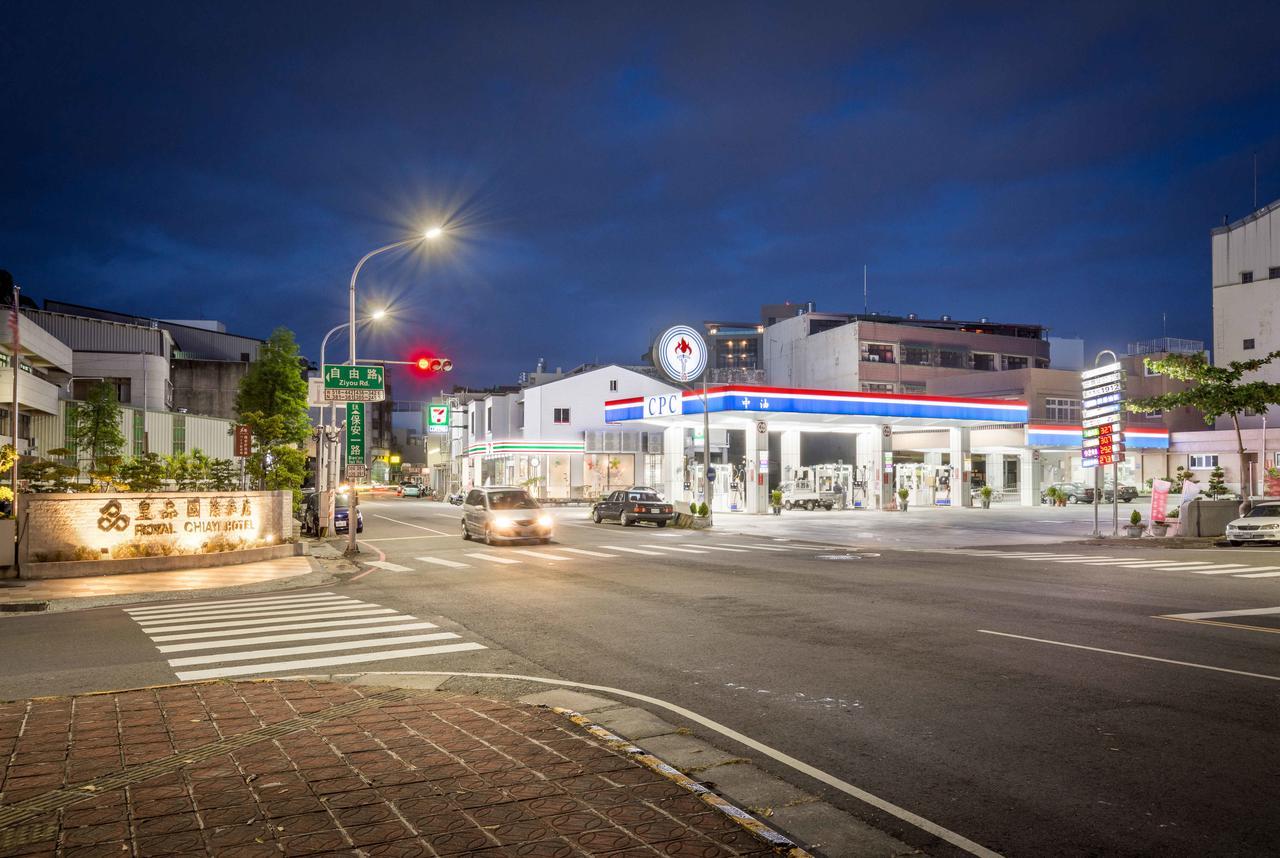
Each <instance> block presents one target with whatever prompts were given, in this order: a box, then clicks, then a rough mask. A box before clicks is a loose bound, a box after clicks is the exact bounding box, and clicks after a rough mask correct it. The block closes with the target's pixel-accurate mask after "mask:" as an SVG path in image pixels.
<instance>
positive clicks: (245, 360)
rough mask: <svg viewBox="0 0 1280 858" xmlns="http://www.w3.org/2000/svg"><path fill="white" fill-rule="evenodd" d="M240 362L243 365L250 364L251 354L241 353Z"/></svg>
mask: <svg viewBox="0 0 1280 858" xmlns="http://www.w3.org/2000/svg"><path fill="white" fill-rule="evenodd" d="M240 362H241V363H248V362H249V353H248V352H240Z"/></svg>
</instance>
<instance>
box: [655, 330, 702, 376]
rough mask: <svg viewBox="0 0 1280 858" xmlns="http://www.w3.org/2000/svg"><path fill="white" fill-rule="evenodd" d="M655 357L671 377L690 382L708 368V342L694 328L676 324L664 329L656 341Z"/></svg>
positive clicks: (656, 361)
mask: <svg viewBox="0 0 1280 858" xmlns="http://www.w3.org/2000/svg"><path fill="white" fill-rule="evenodd" d="M653 358H654V362H655V363H657V365H658V366H659V367H661V369H662V371H663V372H665V373H666V374H667V375H668V376H669V377H671V378H673V379H675V380H676V381H679V382H689V381H692V380H694V379H695V378H698V377H699V376H700V375H702V373H703V371H704V370H705V369H706V368H707V344H706V342H705V341H703V339H702V335H701V334H699V333H698V332H697V331H695V330H694V329H693V328H691V327H689V326H688V325H676V326H675V327H672V328H668V329H667V330H665V331H663V332H662V334H661V335H660V336H659V337H658V339H657V340H656V341H655V342H654V344H653Z"/></svg>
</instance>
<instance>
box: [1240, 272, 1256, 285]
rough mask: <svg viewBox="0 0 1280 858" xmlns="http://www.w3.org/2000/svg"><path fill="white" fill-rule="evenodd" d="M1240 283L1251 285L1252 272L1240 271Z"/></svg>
mask: <svg viewBox="0 0 1280 858" xmlns="http://www.w3.org/2000/svg"><path fill="white" fill-rule="evenodd" d="M1240 282H1241V283H1252V282H1253V272H1252V271H1241V272H1240Z"/></svg>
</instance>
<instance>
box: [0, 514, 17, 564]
mask: <svg viewBox="0 0 1280 858" xmlns="http://www.w3.org/2000/svg"><path fill="white" fill-rule="evenodd" d="M16 526H17V522H15V521H14V520H13V519H11V518H0V566H12V565H13V531H14V528H15V527H16Z"/></svg>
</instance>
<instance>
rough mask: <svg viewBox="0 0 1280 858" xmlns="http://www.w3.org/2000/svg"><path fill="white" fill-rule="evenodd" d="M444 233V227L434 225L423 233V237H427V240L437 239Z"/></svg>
mask: <svg viewBox="0 0 1280 858" xmlns="http://www.w3.org/2000/svg"><path fill="white" fill-rule="evenodd" d="M442 235H444V228H443V227H439V226H433V227H431V228H430V229H428V230H427V231H426V232H424V233H423V234H422V237H423V238H425V239H427V241H435V240H436V239H437V238H439V237H440V236H442Z"/></svg>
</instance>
